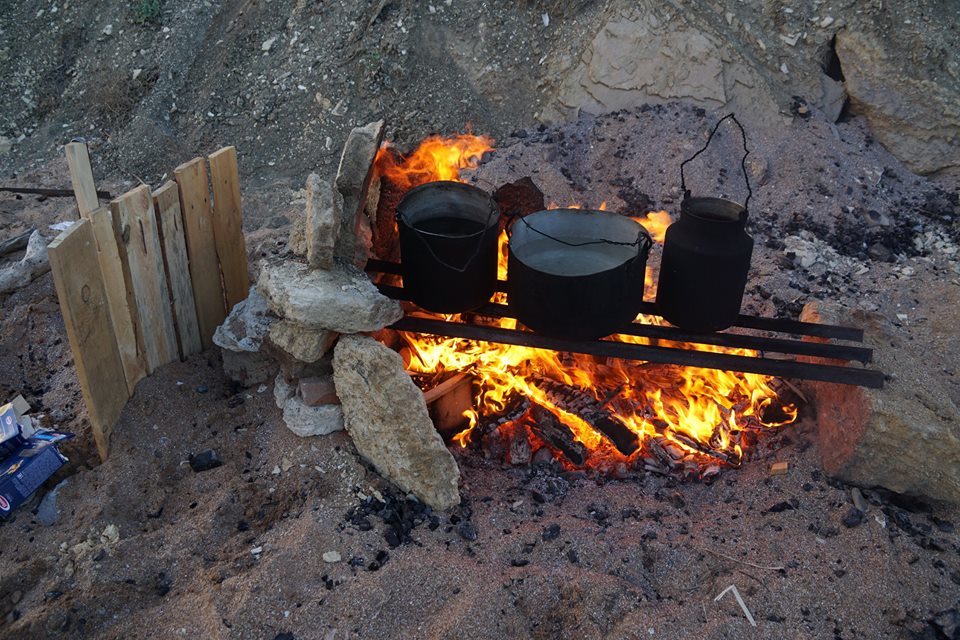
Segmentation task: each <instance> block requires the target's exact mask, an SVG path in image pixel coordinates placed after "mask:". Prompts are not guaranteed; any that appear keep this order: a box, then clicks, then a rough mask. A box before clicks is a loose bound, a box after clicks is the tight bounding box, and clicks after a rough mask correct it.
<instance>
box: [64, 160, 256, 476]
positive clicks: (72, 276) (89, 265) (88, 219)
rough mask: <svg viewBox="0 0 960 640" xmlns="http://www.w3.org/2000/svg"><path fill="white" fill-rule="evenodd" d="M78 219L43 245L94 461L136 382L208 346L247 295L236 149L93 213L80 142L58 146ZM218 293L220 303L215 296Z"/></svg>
mask: <svg viewBox="0 0 960 640" xmlns="http://www.w3.org/2000/svg"><path fill="white" fill-rule="evenodd" d="M64 152H65V154H66V155H67V159H68V164H69V166H70V176H71V181H72V183H73V188H74V194H75V195H76V197H77V206H78V209H79V211H80V217H81V220H80V221H79V222H77V223H76V224H74V225H73V226H72V227H71V228H70V229H68V230H67V231H64V232H63V233H62V234H60V236H59V237H57V239H56V240H54V241H53V242H52V243H51V244H50V247H49V252H50V265H51V270H52V272H53V278H54V282H55V284H56V288H57V297H58V298H59V300H60V308H61V311H62V312H63V317H64V322H65V324H66V326H67V333H68V336H69V339H70V348H71V350H72V351H73V355H74V360H75V362H76V367H77V375H78V377H79V378H80V386H81V389H82V391H83V398H84V402H85V403H86V405H87V411H88V415H89V418H90V422H91V424H92V426H93V434H94V438H95V440H96V443H97V449H98V451H99V453H100V456H101V457H102V458H104V459H106V457H107V453H108V449H109V444H110V433H111V431H112V429H113V426H114V424H115V423H116V421H117V419H118V418H119V416H120V413H121V411H122V410H123V407H124V406H125V405H126V402H127V400H128V399H129V397H130V396H131V395H133V393H134V390H135V388H136V384H137V382H138V381H140V380H142V379H143V378H144V377H145V376H146V375H148V374H150V373H152V372H153V371H155V370H156V369H157V368H158V367H160V366H162V365H164V364H166V363H168V362H171V361H173V360H176V359H177V358H178V357H180V358H186V357H188V356H190V355H193V354H195V353H199V352H200V351H202V350H203V349H205V348H208V347H210V346H211V345H212V344H213V341H212V338H213V333H214V330H215V329H216V328H217V327H218V326H219V325H220V324H221V323H222V322H223V320H224V319H225V317H226V314H227V306H226V302H227V301H228V300H229V303H230V306H231V307H232V306H233V305H234V304H236V303H237V302H239V301H241V300H243V299H245V298H246V297H247V292H248V290H249V288H250V281H249V273H248V270H247V260H246V243H245V241H244V237H243V216H242V212H241V208H240V183H239V178H238V171H237V155H236V149H235V148H233V147H225V148H223V149H221V150H220V151H217V152H216V153H214V154H213V155H211V156H210V164H211V175H212V177H213V180H214V183H213V193H214V204H213V208H212V209H211V204H210V185H209V184H208V183H207V167H206V161H205V160H204V159H203V158H195V159H193V160H191V161H190V162H187V163H186V164H183V165H181V166H179V167H177V169H176V170H175V171H174V175H175V177H176V182H173V181H168V182H167V183H166V184H164V185H163V186H162V187H160V188H159V189H158V190H157V191H156V192H154V193H151V192H150V188H149V187H148V186H146V185H142V186H139V187H136V188H134V189H132V190H130V191H128V192H127V193H125V194H124V195H122V196H120V197H119V198H117V199H115V200H113V201H112V202H111V203H110V207H109V209H108V208H105V207H103V208H102V207H100V206H99V202H98V200H97V192H96V189H95V185H94V184H93V173H92V172H91V171H90V159H89V156H88V155H87V148H86V145H84V144H82V143H70V144H68V145H66V146H65V148H64ZM225 295H226V296H227V297H226V298H225Z"/></svg>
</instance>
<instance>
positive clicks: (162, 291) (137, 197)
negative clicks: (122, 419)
mask: <svg viewBox="0 0 960 640" xmlns="http://www.w3.org/2000/svg"><path fill="white" fill-rule="evenodd" d="M114 204H115V205H116V206H115V207H113V205H114ZM111 206H112V207H113V228H114V231H115V233H116V236H117V239H118V243H117V246H118V248H119V249H120V257H121V259H122V260H125V261H126V263H127V267H128V273H129V274H130V281H129V285H130V288H131V289H132V290H133V297H134V301H135V303H136V309H137V318H138V325H139V328H140V332H139V336H138V337H140V338H142V343H141V344H142V345H143V352H144V354H145V355H146V362H147V373H153V372H154V371H155V370H156V369H157V368H158V367H161V366H163V365H165V364H167V363H168V362H172V361H173V360H176V359H177V357H178V353H177V334H176V331H175V330H174V328H173V311H172V310H171V307H170V290H169V289H168V288H167V279H166V276H165V275H164V272H163V253H162V251H161V249H160V238H159V236H158V234H157V219H156V216H155V214H154V211H153V200H151V198H150V188H149V187H148V186H146V185H141V186H139V187H137V188H136V189H133V190H131V191H128V192H127V193H125V194H123V195H122V196H120V197H119V198H117V199H116V200H114V201H113V203H111Z"/></svg>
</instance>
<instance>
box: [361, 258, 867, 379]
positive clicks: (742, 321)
mask: <svg viewBox="0 0 960 640" xmlns="http://www.w3.org/2000/svg"><path fill="white" fill-rule="evenodd" d="M366 268H367V271H368V272H370V273H389V274H392V275H402V274H401V272H400V271H401V266H400V265H399V264H397V263H395V262H386V261H384V260H369V261H368V262H367V267H366ZM496 290H497V291H500V292H506V290H507V283H506V282H504V281H503V280H498V281H497V287H496ZM398 299H405V298H398ZM640 312H641V313H643V314H645V315H650V316H658V317H659V316H660V314H659V313H658V312H657V305H655V304H654V303H652V302H644V303H643V304H642V305H641V307H640ZM735 326H737V327H739V328H742V329H758V330H760V331H772V332H775V333H786V334H790V335H797V336H814V337H818V338H832V339H834V340H850V341H852V342H863V329H858V328H856V327H840V326H836V325H830V324H817V323H814V322H800V321H799V320H790V319H787V318H762V317H759V316H747V315H740V316H738V317H737V324H736V325H735ZM714 335H732V334H723V333H717V334H714ZM701 344H720V343H710V342H702V343H701ZM795 353H799V352H795ZM865 356H866V354H863V353H861V354H860V355H859V356H856V357H850V358H842V359H844V360H858V361H861V362H869V361H870V359H869V357H868V358H867V360H862V358H863V357H865ZM827 357H830V356H827ZM832 357H836V356H832Z"/></svg>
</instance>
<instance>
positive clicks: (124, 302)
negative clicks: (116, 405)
mask: <svg viewBox="0 0 960 640" xmlns="http://www.w3.org/2000/svg"><path fill="white" fill-rule="evenodd" d="M89 219H90V225H91V228H92V229H93V237H94V240H95V241H96V243H97V259H98V261H99V263H100V274H101V275H102V276H103V286H104V289H105V293H106V296H107V304H108V305H109V306H110V317H111V318H112V319H113V333H114V335H115V336H116V339H117V349H118V350H119V352H120V362H121V363H122V364H123V373H124V376H125V378H126V381H127V389H128V391H129V393H130V395H133V391H134V389H135V388H136V386H137V383H138V382H139V381H140V380H142V379H143V378H145V377H146V375H147V371H146V364H145V362H144V358H143V349H142V348H141V347H140V346H138V344H137V329H136V325H135V323H134V318H135V315H136V314H135V313H133V311H132V310H131V307H130V304H131V301H132V300H131V299H129V298H128V297H127V285H126V283H125V282H124V279H123V263H122V261H121V259H120V252H119V249H118V248H117V238H116V235H114V230H113V216H112V215H111V214H110V211H109V209H107V208H106V207H101V208H100V209H97V210H96V211H94V212H93V213H91V214H90V218H89Z"/></svg>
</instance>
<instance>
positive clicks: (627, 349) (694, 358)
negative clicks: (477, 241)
mask: <svg viewBox="0 0 960 640" xmlns="http://www.w3.org/2000/svg"><path fill="white" fill-rule="evenodd" d="M391 327H392V328H394V329H396V330H398V331H412V332H414V333H427V334H431V335H439V336H447V337H453V338H464V339H467V340H480V341H485V342H499V343H503V344H514V345H519V346H524V347H531V348H536V349H550V350H553V351H566V352H570V353H585V354H589V355H595V356H601V357H609V358H621V359H626V360H642V361H645V362H654V363H659V364H676V365H682V366H689V367H701V368H705V369H719V370H722V371H739V372H743V373H756V374H760V375H771V376H779V377H785V378H802V379H806V380H818V381H822V382H833V383H839V384H850V385H858V386H861V387H870V388H873V389H880V388H882V387H883V382H884V375H883V372H881V371H875V370H871V369H860V368H854V367H841V366H835V365H826V364H814V363H808V362H797V361H795V360H777V359H772V358H757V357H749V356H736V355H731V354H725V353H712V352H707V351H692V350H689V349H676V348H671V347H661V346H652V345H638V344H629V343H623V342H616V341H613V340H595V341H577V340H564V339H560V338H549V337H547V336H541V335H538V334H535V333H530V332H526V331H516V330H512V329H501V328H495V327H485V326H478V325H471V324H464V323H460V322H448V321H445V320H433V319H428V318H415V317H410V316H408V317H405V318H402V319H401V320H399V321H398V322H396V323H394V324H393V325H391Z"/></svg>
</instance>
